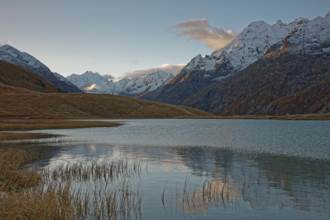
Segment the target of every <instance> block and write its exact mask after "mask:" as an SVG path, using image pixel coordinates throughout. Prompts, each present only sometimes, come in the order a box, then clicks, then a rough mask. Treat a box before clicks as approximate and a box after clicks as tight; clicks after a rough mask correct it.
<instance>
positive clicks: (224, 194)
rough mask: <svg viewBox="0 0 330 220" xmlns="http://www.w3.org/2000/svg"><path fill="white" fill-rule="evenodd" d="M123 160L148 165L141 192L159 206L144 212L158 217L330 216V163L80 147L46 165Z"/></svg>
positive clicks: (205, 151) (196, 150) (225, 152)
mask: <svg viewBox="0 0 330 220" xmlns="http://www.w3.org/2000/svg"><path fill="white" fill-rule="evenodd" d="M122 157H125V158H128V159H132V160H133V159H134V160H139V161H141V162H142V163H146V164H147V166H148V174H147V175H142V176H141V180H140V181H141V183H140V185H141V186H142V187H141V191H143V193H144V200H154V201H156V202H153V203H152V204H150V205H152V206H154V207H145V208H146V209H154V210H155V211H156V210H158V211H157V212H160V213H162V212H164V211H163V210H162V208H161V207H162V206H163V209H164V208H165V214H166V213H168V212H169V210H172V211H173V210H175V212H184V213H205V212H206V213H208V214H209V215H211V214H212V213H214V215H216V216H218V215H219V213H226V211H228V210H230V211H231V212H235V213H237V214H238V215H239V214H242V215H244V212H246V211H247V210H250V211H252V212H253V211H263V212H265V215H266V212H267V210H268V209H270V208H275V209H276V210H277V211H278V210H285V209H290V210H301V211H305V212H307V213H309V212H310V213H314V214H315V213H317V214H321V215H322V216H323V215H324V216H323V217H326V216H328V217H329V216H330V209H329V207H328V204H330V171H329V168H330V162H329V161H328V160H313V159H306V158H301V157H293V156H282V155H273V154H266V153H262V154H255V153H248V152H244V153H241V152H238V151H233V150H229V149H218V148H214V147H150V146H149V147H146V146H127V145H123V146H120V145H98V144H79V145H71V146H64V147H62V148H61V149H60V150H59V151H58V153H57V154H56V155H55V156H53V157H52V158H50V160H49V161H48V162H45V163H44V165H46V166H52V165H55V164H59V162H60V161H71V162H73V161H89V160H94V159H97V160H102V159H107V160H113V159H116V158H122ZM185 185H186V186H185ZM163 191H164V195H163V197H164V198H163V199H164V201H163V202H164V204H163V205H162V202H161V197H162V192H163ZM220 215H221V214H220ZM165 216H166V215H165Z"/></svg>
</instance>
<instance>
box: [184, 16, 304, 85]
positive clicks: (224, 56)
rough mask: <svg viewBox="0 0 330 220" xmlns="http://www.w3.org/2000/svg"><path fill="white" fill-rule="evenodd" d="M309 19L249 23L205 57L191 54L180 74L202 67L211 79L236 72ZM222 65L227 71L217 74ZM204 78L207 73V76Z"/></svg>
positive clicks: (217, 78)
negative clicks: (234, 36) (287, 21)
mask: <svg viewBox="0 0 330 220" xmlns="http://www.w3.org/2000/svg"><path fill="white" fill-rule="evenodd" d="M308 22H309V20H308V19H305V18H298V19H296V20H295V21H293V22H291V23H289V24H284V23H283V22H282V21H281V20H278V21H277V22H275V23H274V24H273V25H269V24H268V23H266V22H264V21H255V22H252V23H250V24H248V25H247V27H246V28H245V29H244V30H243V31H242V32H241V33H240V34H239V35H238V36H237V37H236V38H235V39H234V40H233V41H232V42H231V43H229V44H228V45H227V46H225V47H224V48H222V49H220V50H217V51H214V52H213V53H212V54H211V55H206V56H205V57H202V56H201V55H200V54H199V55H197V56H196V57H194V58H193V59H192V60H191V61H190V62H189V63H188V64H187V65H186V66H185V67H184V68H183V70H182V71H181V74H187V73H189V72H191V71H192V70H201V71H205V72H209V73H205V74H209V75H210V73H211V75H212V77H213V78H215V79H216V80H219V79H220V78H219V77H220V76H224V75H227V74H232V73H234V72H238V71H240V70H242V69H244V68H246V67H247V66H249V65H250V64H252V63H253V62H255V61H257V60H258V59H259V58H261V57H262V56H263V55H264V54H265V52H266V51H267V50H268V49H269V47H270V46H271V45H273V44H275V43H276V42H279V41H281V40H282V39H283V38H284V37H286V36H287V35H288V34H289V33H290V32H292V31H294V30H297V29H299V28H300V27H301V26H303V25H305V24H307V23H308ZM224 67H225V68H227V69H228V70H227V71H226V70H225V71H220V72H221V74H220V75H217V74H216V72H217V70H218V69H219V68H224ZM212 72H213V73H215V74H212ZM224 72H225V74H224ZM206 78H209V76H208V75H206Z"/></svg>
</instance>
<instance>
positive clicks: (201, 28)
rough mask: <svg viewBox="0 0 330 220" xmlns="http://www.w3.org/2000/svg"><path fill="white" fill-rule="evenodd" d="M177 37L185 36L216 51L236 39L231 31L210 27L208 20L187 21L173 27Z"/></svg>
mask: <svg viewBox="0 0 330 220" xmlns="http://www.w3.org/2000/svg"><path fill="white" fill-rule="evenodd" d="M172 28H174V30H175V31H176V33H177V35H178V36H183V35H187V36H189V37H190V38H192V39H195V40H198V41H202V42H203V43H205V44H206V46H207V47H209V48H211V49H213V50H218V49H221V48H223V47H224V46H226V45H227V44H228V43H229V42H230V41H232V40H233V39H234V38H235V37H236V35H237V34H236V33H235V32H234V31H232V30H224V29H221V28H216V27H212V26H211V25H210V24H209V22H208V20H207V19H205V18H203V19H201V20H194V19H191V20H188V21H184V22H181V23H179V24H177V25H175V26H173V27H172Z"/></svg>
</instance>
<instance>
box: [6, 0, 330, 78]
mask: <svg viewBox="0 0 330 220" xmlns="http://www.w3.org/2000/svg"><path fill="white" fill-rule="evenodd" d="M329 10H330V1H329V0H313V1H311V0H228V1H226V0H223V1H221V0H200V1H197V0H167V1H165V0H164V1H160V0H135V1H133V0H131V1H129V0H57V1H53V0H52V1H49V0H0V43H1V44H10V45H11V46H14V47H15V48H17V49H19V50H21V51H24V52H27V53H29V54H31V55H33V56H34V57H36V58H37V59H39V60H40V61H41V62H43V63H44V64H45V65H46V66H48V67H49V68H50V69H51V70H52V71H54V72H58V73H60V74H62V75H64V76H68V75H70V74H72V73H77V74H82V73H84V72H85V71H87V70H89V71H95V72H99V73H101V74H111V75H113V76H115V77H120V76H123V75H124V74H125V73H127V72H132V71H134V70H141V69H149V68H153V67H158V66H161V65H163V64H186V63H188V62H189V61H190V60H191V59H192V58H193V57H195V56H196V55H197V54H202V55H203V56H204V55H206V54H210V53H212V51H214V50H215V49H219V48H221V47H223V46H224V45H225V44H226V43H228V42H230V40H232V39H233V38H234V37H235V36H236V35H237V34H239V32H241V31H242V30H243V29H244V27H245V26H246V25H247V24H249V23H250V22H252V21H257V20H264V21H266V22H267V23H269V24H272V23H274V22H276V21H277V20H279V19H281V20H282V21H283V22H284V23H289V22H291V21H293V20H294V19H295V18H298V17H305V18H309V19H313V18H315V17H317V16H325V14H326V13H327V12H329Z"/></svg>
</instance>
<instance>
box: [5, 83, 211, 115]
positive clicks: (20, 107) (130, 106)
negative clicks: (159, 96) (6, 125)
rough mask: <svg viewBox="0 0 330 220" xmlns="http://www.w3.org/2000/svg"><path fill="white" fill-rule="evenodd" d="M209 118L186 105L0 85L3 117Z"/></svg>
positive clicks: (204, 113)
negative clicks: (45, 91) (35, 90)
mask: <svg viewBox="0 0 330 220" xmlns="http://www.w3.org/2000/svg"><path fill="white" fill-rule="evenodd" d="M209 115H210V114H208V113H206V112H203V111H200V110H196V109H193V108H189V107H185V106H174V105H169V104H163V103H155V102H149V101H143V100H139V99H136V98H129V97H123V96H116V95H99V94H85V93H80V94H77V93H75V94H66V93H39V92H34V91H31V90H27V89H22V88H17V87H13V86H8V85H4V84H1V83H0V117H2V118H11V117H19V118H23V117H24V118H172V117H190V116H209Z"/></svg>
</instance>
